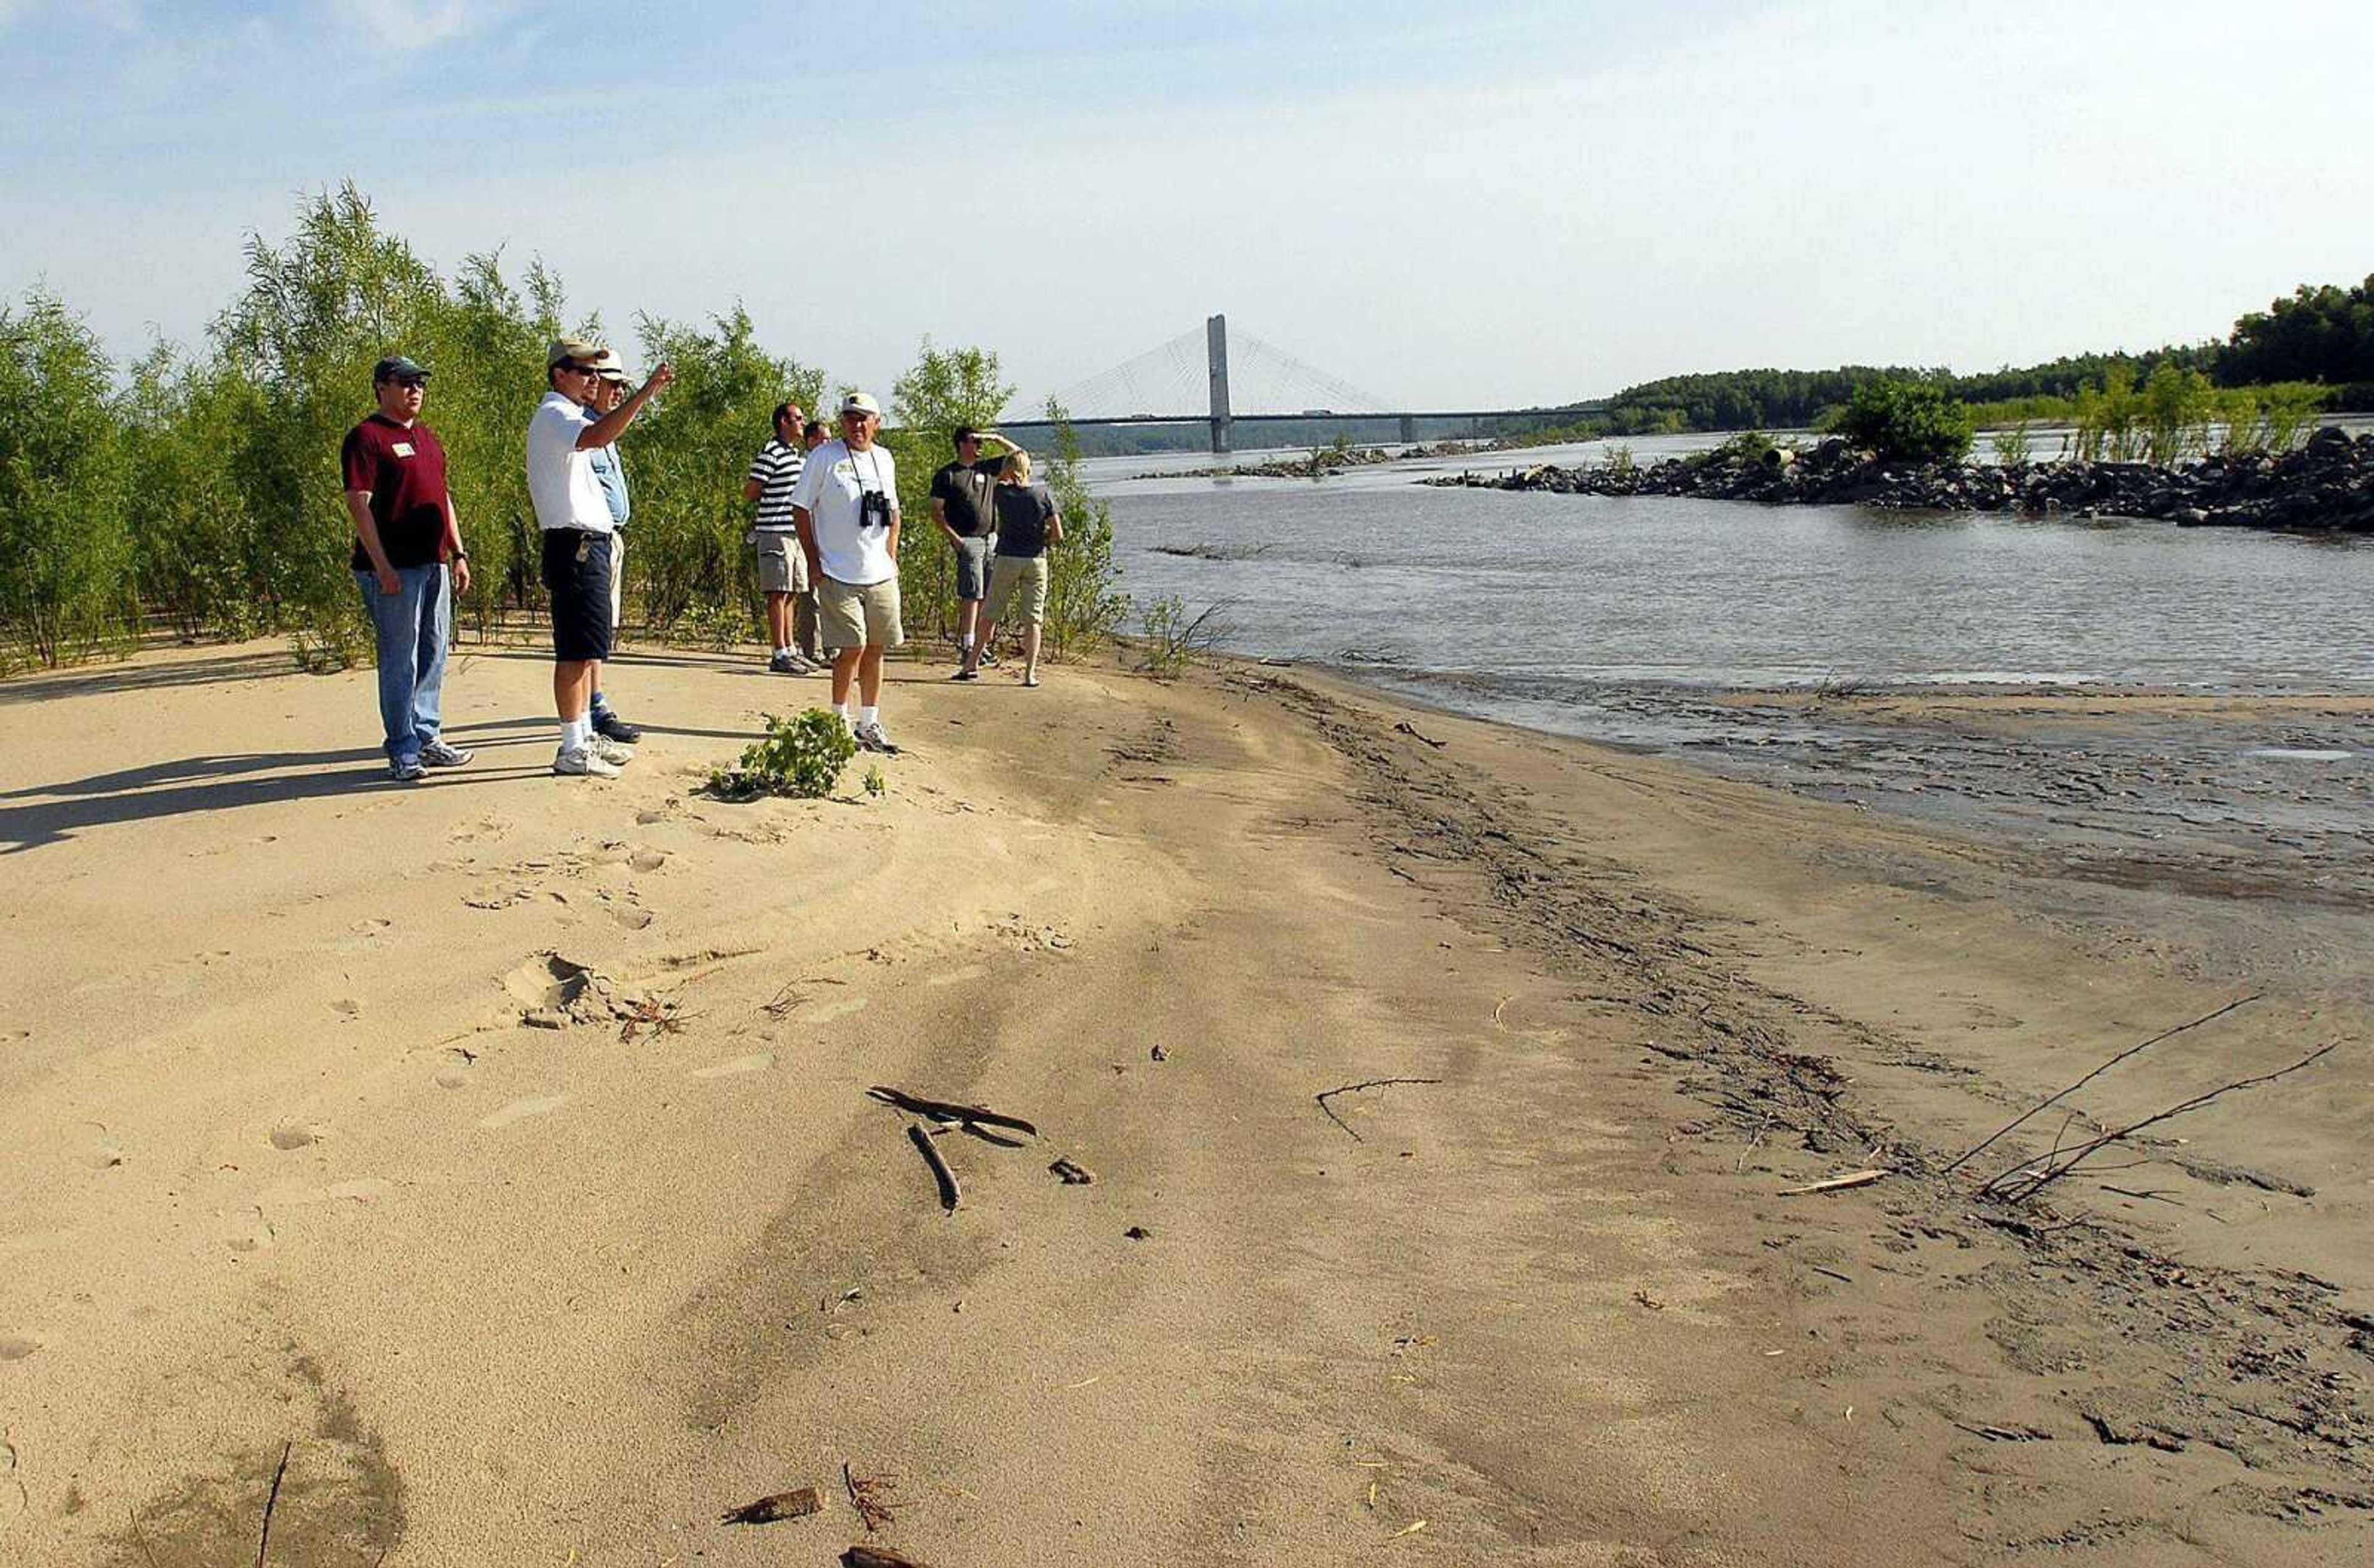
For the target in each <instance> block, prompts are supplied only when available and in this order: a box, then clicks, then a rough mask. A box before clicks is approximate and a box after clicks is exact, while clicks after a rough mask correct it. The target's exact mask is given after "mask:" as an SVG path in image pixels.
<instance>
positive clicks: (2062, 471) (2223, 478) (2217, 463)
mask: <svg viewBox="0 0 2374 1568" xmlns="http://www.w3.org/2000/svg"><path fill="white" fill-rule="evenodd" d="M1426 483H1428V484H1432V485H1450V486H1468V487H1472V488H1477V489H1490V490H1550V491H1555V492H1557V493H1558V494H1561V495H1577V496H1695V497H1708V498H1711V499H1715V500H1729V501H1769V502H1792V501H1793V502H1805V503H1827V504H1851V505H1863V506H1876V507H1900V508H1907V509H1927V510H1940V511H1985V512H1998V511H2018V512H2027V513H2029V514H2032V515H2035V516H2040V517H2041V516H2053V515H2070V516H2079V517H2086V516H2107V517H2139V518H2157V519H2160V520H2162V521H2168V522H2176V523H2182V524H2185V525H2187V526H2191V527H2224V528H2280V529H2304V530H2323V531H2339V532H2355V533H2367V532H2374V433H2369V434H2367V435H2361V436H2357V437H2356V438H2352V437H2351V436H2350V435H2349V433H2348V432H2347V431H2345V430H2341V429H2336V428H2333V427H2325V428H2322V429H2320V430H2318V431H2317V432H2316V434H2315V435H2314V436H2312V437H2311V438H2309V442H2308V444H2307V445H2306V446H2304V447H2302V448H2301V449H2300V450H2299V451H2294V452H2286V453H2285V454H2284V455H2282V456H2280V457H2274V456H2265V455H2236V456H2231V457H2210V458H2204V459H2203V460H2202V461H2201V462H2195V463H2189V464H2187V465H2185V466H2183V467H2181V468H2163V467H2160V466H2158V465H2157V464H2153V463H2147V462H2082V461H2068V462H2042V463H2021V464H2011V465H1997V464H1993V463H1973V462H1959V463H1930V464H1921V463H1905V462H1892V463H1891V462H1881V461H1880V460H1879V459H1877V458H1875V457H1873V456H1872V455H1871V454H1870V453H1868V452H1862V451H1855V450H1853V449H1852V448H1851V447H1850V446H1848V444H1847V443H1846V442H1845V441H1843V440H1840V439H1837V438H1835V437H1834V438H1832V439H1829V440H1826V441H1824V442H1822V443H1821V444H1820V445H1819V446H1816V447H1815V448H1813V449H1811V450H1810V451H1803V452H1798V451H1790V450H1789V449H1787V448H1778V447H1776V448H1770V449H1767V450H1764V451H1748V450H1742V449H1736V448H1733V449H1721V450H1718V451H1714V452H1699V453H1695V454H1693V455H1691V456H1689V457H1683V458H1669V459H1667V460H1666V461H1665V462H1660V463H1658V464H1656V465H1655V466H1654V467H1651V468H1632V467H1616V466H1614V465H1609V464H1601V465H1598V466H1595V467H1588V468H1558V467H1555V466H1551V465H1547V464H1545V465H1543V466H1541V467H1537V468H1528V469H1521V470H1518V471H1517V472H1515V473H1510V474H1455V475H1451V476H1448V477H1445V478H1441V479H1431V480H1428V481H1426Z"/></svg>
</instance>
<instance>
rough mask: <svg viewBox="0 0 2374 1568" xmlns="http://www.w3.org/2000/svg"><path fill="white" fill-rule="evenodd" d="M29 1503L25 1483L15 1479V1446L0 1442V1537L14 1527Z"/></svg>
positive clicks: (30, 1501) (23, 1514) (30, 1500)
mask: <svg viewBox="0 0 2374 1568" xmlns="http://www.w3.org/2000/svg"><path fill="white" fill-rule="evenodd" d="M31 1503H32V1499H31V1497H30V1496H29V1494H28V1493H27V1492H26V1491H25V1483H24V1482H23V1481H21V1480H18V1479H17V1445H15V1444H14V1443H8V1442H0V1536H5V1535H6V1534H7V1533H8V1532H9V1531H10V1530H12V1529H14V1528H15V1527H16V1525H17V1521H18V1520H19V1519H21V1518H23V1517H24V1516H25V1510H26V1509H27V1508H28V1507H29V1506H30V1505H31Z"/></svg>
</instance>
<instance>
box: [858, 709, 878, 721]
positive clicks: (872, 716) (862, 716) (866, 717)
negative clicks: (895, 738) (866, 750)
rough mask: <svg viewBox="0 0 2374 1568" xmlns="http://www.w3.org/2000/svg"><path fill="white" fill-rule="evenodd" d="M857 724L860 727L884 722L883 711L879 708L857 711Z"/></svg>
mask: <svg viewBox="0 0 2374 1568" xmlns="http://www.w3.org/2000/svg"><path fill="white" fill-rule="evenodd" d="M857 722H858V723H859V724H860V725H866V724H879V723H881V722H882V710H881V709H880V708H859V709H858V710H857Z"/></svg>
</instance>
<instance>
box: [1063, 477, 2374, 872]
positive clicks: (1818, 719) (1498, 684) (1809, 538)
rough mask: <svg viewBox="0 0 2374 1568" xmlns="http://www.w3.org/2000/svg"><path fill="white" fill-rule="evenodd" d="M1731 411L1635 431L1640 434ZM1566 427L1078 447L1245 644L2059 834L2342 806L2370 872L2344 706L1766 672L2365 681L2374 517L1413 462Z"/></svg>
mask: <svg viewBox="0 0 2374 1568" xmlns="http://www.w3.org/2000/svg"><path fill="white" fill-rule="evenodd" d="M1718 439H1720V438H1717V437H1696V438H1690V437H1677V438H1666V439H1637V440H1635V441H1633V442H1631V443H1630V444H1631V447H1632V450H1633V452H1634V455H1635V458H1636V460H1638V461H1639V462H1643V463H1647V462H1653V461H1655V460H1657V459H1658V458H1660V457H1663V456H1669V455H1673V454H1675V453H1677V452H1680V451H1689V450H1693V449H1695V448H1699V447H1704V446H1707V445H1710V444H1712V443H1713V442H1714V441H1715V440H1718ZM1267 455H1273V454H1263V453H1253V452H1246V453H1240V454H1238V455H1237V456H1236V457H1235V458H1234V459H1233V460H1230V461H1234V462H1259V461H1262V459H1263V457H1264V456H1267ZM1275 455H1279V456H1285V457H1288V458H1291V457H1293V456H1295V455H1297V454H1294V453H1290V452H1289V453H1282V454H1275ZM1584 455H1585V450H1584V449H1581V448H1541V449H1534V450H1530V451H1522V452H1501V453H1478V454H1475V455H1473V456H1462V457H1453V458H1435V459H1422V460H1416V461H1410V462H1393V463H1390V464H1381V465H1377V466H1373V467H1368V468H1363V469H1358V470H1355V471H1352V472H1350V473H1347V474H1341V475H1338V476H1336V477H1333V478H1329V479H1324V480H1320V481H1311V480H1308V479H1249V478H1230V479H1214V478H1197V477H1189V476H1184V475H1182V474H1180V473H1179V471H1180V470H1183V469H1189V468H1195V467H1205V466H1210V465H1213V464H1214V463H1215V462H1216V461H1219V460H1215V459H1213V458H1211V457H1210V456H1208V455H1205V454H1167V455H1163V456H1153V457H1134V458H1128V457H1122V458H1100V459H1095V460H1091V461H1090V462H1087V464H1085V465H1084V477H1086V478H1087V480H1088V482H1089V484H1090V486H1091V487H1092V488H1093V489H1094V490H1095V491H1096V493H1097V494H1099V496H1101V497H1104V498H1105V499H1107V500H1108V501H1110V502H1111V507H1112V512H1113V521H1114V529H1115V534H1116V553H1117V555H1118V556H1119V558H1120V560H1121V563H1122V568H1123V570H1124V572H1125V574H1126V586H1127V587H1128V589H1129V591H1131V592H1132V593H1133V594H1134V595H1136V596H1137V597H1138V598H1139V599H1140V601H1141V602H1144V601H1146V600H1151V599H1154V598H1158V597H1161V596H1164V595H1169V594H1176V595H1177V596H1178V597H1179V598H1180V599H1181V600H1182V601H1184V602H1185V603H1186V604H1187V605H1188V607H1189V608H1190V609H1191V610H1200V609H1202V608H1204V607H1205V606H1210V605H1217V606H1219V610H1218V613H1217V615H1216V620H1217V621H1219V622H1221V623H1224V624H1225V626H1226V628H1227V630H1226V634H1225V638H1224V641H1223V646H1225V647H1226V648H1227V649H1229V650H1231V651H1235V652H1240V653H1244V654H1250V655H1254V656H1259V657H1270V658H1281V659H1291V660H1295V661H1304V662H1310V663H1315V664H1319V665H1322V666H1329V667H1333V668H1335V669H1338V670H1340V671H1342V672H1345V673H1350V674H1353V675H1355V676H1357V678H1359V679H1362V680H1364V681H1367V682H1369V683H1371V684H1374V685H1380V686H1381V687H1384V688H1385V689H1388V690H1392V691H1394V692H1396V693H1399V694H1402V695H1405V696H1414V697H1417V698H1420V699H1422V700H1425V701H1428V702H1431V703H1434V704H1437V705H1440V706H1443V707H1446V708H1453V709H1456V710H1460V711H1464V712H1469V713H1473V714H1476V715H1478V716H1481V717H1486V718H1492V719H1498V720H1505V721H1509V722H1513V723H1518V724H1523V725H1527V726H1530V727H1534V728H1538V729H1543V730H1548V731H1557V732H1562V733H1569V734H1578V735H1583V736H1588V737H1591V738H1593V739H1597V740H1602V741H1607V742H1612V743H1618V744H1625V745H1631V746H1637V747H1640V748H1643V749H1649V750H1654V751H1658V752H1663V753H1669V754H1675V755H1687V756H1689V757H1690V758H1692V759H1693V760H1696V761H1699V762H1702V763H1705V764H1707V765H1710V766H1716V767H1718V768H1721V769H1722V770H1725V771H1730V772H1735V773H1740V774H1744V775H1747V776H1752V777H1757V778H1764V779H1767V780H1769V781H1775V782H1780V783H1783V784H1786V785H1789V786H1791V787H1792V788H1799V789H1804V790H1808V791H1811V792H1816V793H1822V794H1826V795H1834V796H1839V797H1840V798H1850V799H1861V800H1864V801H1866V802H1868V803H1873V804H1877V805H1881V806H1886V807H1891V808H1895V809H1901V810H1906V811H1910V812H1913V813H1925V814H1930V815H1944V816H1945V817H1948V818H1952V819H1955V820H1958V821H1964V822H1969V821H1973V820H1979V821H1981V822H1982V825H1992V826H1996V827H2006V826H2008V827H2014V828H2016V829H2017V830H2019V831H2021V832H2023V833H2033V832H2034V831H2036V830H2037V828H2038V826H2039V821H2040V820H2043V819H2042V818H2039V811H2043V812H2044V817H2045V818H2049V819H2050V820H2051V821H2053V822H2057V823H2059V824H2060V825H2061V826H2060V827H2059V828H2056V829H2054V831H2055V832H2058V833H2061V835H2062V837H2068V836H2069V833H2070V832H2075V833H2077V834H2078V836H2079V837H2088V838H2099V837H2101V836H2102V833H2103V832H2109V833H2111V834H2113V835H2116V834H2120V833H2125V834H2127V835H2128V836H2129V837H2133V836H2134V835H2136V834H2141V835H2145V836H2147V837H2153V838H2155V839H2165V838H2167V837H2168V836H2169V834H2170V833H2171V832H2173V833H2176V834H2178V835H2181V834H2182V833H2184V832H2187V831H2190V832H2193V833H2196V834H2200V833H2210V834H2222V835H2224V836H2225V837H2226V838H2227V840H2228V841H2229V844H2239V843H2240V841H2241V840H2248V843H2247V845H2246V846H2243V847H2246V848H2249V849H2250V851H2251V853H2252V854H2253V855H2254V856H2255V855H2257V854H2258V853H2260V852H2261V851H2267V850H2270V849H2271V848H2272V850H2273V851H2274V852H2276V853H2278V854H2289V853H2291V852H2292V851H2291V850H2289V849H2286V848H2284V845H2285V844H2286V843H2290V844H2293V845H2295V846H2297V845H2298V843H2299V842H2301V840H2300V839H2299V837H2298V836H2299V835H2301V834H2303V833H2305V834H2308V835H2309V836H2311V837H2314V838H2316V839H2318V841H2319V842H2318V843H2317V844H2315V845H2312V846H2310V848H2314V849H2317V850H2319V851H2320V852H2321V851H2322V850H2326V849H2332V848H2334V846H2333V844H2332V843H2329V842H2325V840H2326V839H2328V838H2330V837H2332V836H2334V835H2338V836H2341V837H2342V838H2344V839H2346V840H2348V841H2349V842H2347V843H2346V844H2344V845H2343V846H2341V847H2342V848H2345V849H2346V850H2347V851H2348V852H2349V855H2350V857H2351V858H2363V859H2364V860H2366V864H2365V865H2364V866H2362V867H2359V868H2358V869H2357V871H2355V872H2351V874H2350V876H2349V877H2348V879H2347V880H2348V881H2350V882H2351V883H2353V884H2354V883H2357V882H2358V881H2360V880H2363V881H2364V883H2365V884H2366V886H2367V887H2368V888H2369V889H2374V834H2369V833H2368V831H2367V829H2368V826H2369V825H2374V810H2369V808H2374V720H2368V717H2367V716H2365V715H2363V714H2353V713H2348V712H2341V711H2335V712H2331V713H2325V714H2322V715H2321V716H2320V715H2319V714H2317V713H2315V712H2312V711H2311V712H2309V713H2307V714H2305V715H2303V713H2302V712H2301V711H2300V710H2298V708H2280V709H2276V710H2274V711H2273V712H2272V713H2271V714H2270V716H2269V717H2267V718H2265V720H2263V722H2261V723H2259V724H2258V725H2257V727H2256V728H2252V727H2251V726H2248V725H2245V726H2241V727H2239V728H2237V727H2235V726H2230V725H2228V726H2223V727H2219V728H2216V729H2215V730H2214V731H2208V730H2204V729H2203V728H2202V727H2201V726H2200V725H2199V724H2197V723H2192V722H2189V721H2186V720H2181V719H2170V720H2165V721H2155V720H2142V721H2135V722H2121V723H2120V724H2119V725H2117V726H2114V727H2105V728H2101V729H2098V730H2097V731H2085V730H2083V729H2082V727H2081V728H2079V729H2074V730H2071V729H2065V728H2064V729H2063V730H2062V731H2055V732H2054V733H2052V734H2050V735H2047V736H2045V737H2043V738H2041V739H2039V738H2038V737H2035V736H2032V735H2031V736H2026V737H2023V738H2022V739H2021V740H2020V741H2018V742H2016V743H2006V742H2004V741H2002V740H2001V739H2000V738H1997V739H1992V740H1991V739H1989V738H1987V737H1982V736H1978V735H1974V734H1970V733H1963V732H1941V731H1934V730H1932V731H1918V732H1915V733H1912V734H1911V735H1910V736H1908V733H1907V732H1906V731H1904V730H1903V729H1902V728H1901V727H1900V726H1896V727H1890V726H1875V725H1873V724H1870V723H1866V722H1863V720H1861V719H1859V718H1858V717H1856V715H1855V714H1854V713H1852V712H1851V711H1848V712H1843V713H1839V714H1838V715H1837V716H1835V717H1825V716H1823V715H1820V714H1814V715H1808V714H1807V713H1806V712H1805V711H1804V702H1803V700H1802V696H1803V693H1802V690H1801V692H1800V696H1799V700H1797V701H1796V702H1795V703H1794V704H1791V703H1789V702H1785V701H1782V700H1780V699H1779V698H1778V697H1777V696H1776V698H1775V699H1774V700H1772V701H1769V702H1764V701H1759V700H1758V698H1757V694H1772V693H1776V692H1777V693H1780V694H1785V693H1786V692H1787V691H1788V690H1789V689H1790V688H1814V689H1816V690H1822V691H1860V692H1863V693H1866V694H1868V693H1871V692H1875V691H1878V692H1886V691H1891V690H1901V691H1904V692H1907V693H1910V692H1912V691H1917V690H1921V691H1934V690H1935V689H1937V688H1947V689H1949V690H1951V691H1960V692H1967V691H1969V690H1972V689H1980V690H1988V691H1997V690H2001V691H2016V690H2021V689H2034V688H2039V687H2044V688H2051V689H2055V690H2076V691H2082V690H2084V689H2085V688H2086V687H2088V686H2096V687H2106V688H2107V687H2114V686H2115V687H2121V688H2126V687H2151V688H2158V689H2162V690H2175V691H2182V692H2191V693H2204V694H2222V693H2232V694H2259V695H2271V696H2283V695H2286V694H2299V693H2346V694H2374V539H2369V538H2364V537H2359V538H2354V539H2322V538H2310V537H2304V536H2296V535H2286V534H2276V533H2262V532H2250V531H2241V530H2210V529H2179V528H2177V527H2175V526H2173V525H2170V524H2166V523H2156V522H2138V521H2121V520H2113V519H2103V520H2097V521H2080V520H2071V519H2065V518H2062V519H2054V520H2052V521H2043V520H2032V519H2026V518H2018V517H2006V516H2001V515H1995V516H1989V515H1985V514H1979V513H1969V514H1953V513H1927V514H1914V513H1904V512H1889V511H1883V510H1879V509H1868V508H1859V507H1760V506H1756V505H1752V504H1742V503H1738V502H1726V501H1712V500H1693V499H1681V498H1666V497H1638V498H1617V497H1588V496H1556V495H1546V494H1516V493H1508V492H1501V491H1488V490H1464V489H1438V488H1431V487H1428V486H1421V485H1418V484H1416V483H1415V481H1416V480H1417V479H1419V478H1422V477H1424V476H1426V475H1428V474H1436V473H1444V472H1457V471H1459V470H1461V469H1463V468H1473V469H1475V470H1477V471H1479V472H1497V471H1499V470H1503V469H1507V468H1510V467H1512V466H1518V465H1530V464H1532V463H1536V462H1561V463H1564V462H1575V461H1578V460H1580V459H1581V458H1582V457H1583V456H1584ZM1589 455H1590V457H1591V458H1592V460H1593V461H1597V460H1600V459H1602V458H1604V446H1599V447H1594V448H1593V449H1591V451H1590V454H1589ZM1866 706H1867V705H1866ZM2106 779H2107V780H2108V785H2107V790H2108V792H2109V794H2110V796H2111V797H2112V798H2113V800H2114V802H2115V801H2117V800H2120V799H2124V800H2125V801H2126V802H2128V805H2127V806H2124V807H2116V808H2114V809H2110V810H2106V811H2104V810H2094V809H2087V810H2086V811H2084V812H2083V813H2077V814H2074V815H2073V814H2072V813H2071V812H2070V811H2067V810H2063V811H2060V812H2059V813H2058V814H2057V815H2055V814H2053V812H2052V811H2051V810H2047V809H2046V808H2048V807H2056V808H2057V807H2064V806H2065V807H2070V808H2074V807H2077V806H2081V805H2086V804H2087V803H2088V802H2099V800H2100V797H2101V796H2102V795H2103V794H2104V792H2105V790H2106V785H2105V780H2106ZM2039 790H2041V791H2042V793H2041V795H2040V796H2039V793H2038V791H2039ZM2039 800H2041V801H2043V802H2044V805H2043V806H2039ZM2121 810H2126V811H2128V813H2129V814H2130V815H2131V816H2133V821H2129V822H2126V823H2124V824H2123V825H2121V823H2120V821H2119V817H2120V812H2121ZM2105 824H2108V825H2109V826H2108V827H2105V826H2104V825H2105ZM2063 830H2067V831H2063ZM2238 835H2239V838H2238V837H2237V836H2238ZM2328 869H2329V868H2328ZM2361 872H2362V879H2361V874H2360V873H2361Z"/></svg>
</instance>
